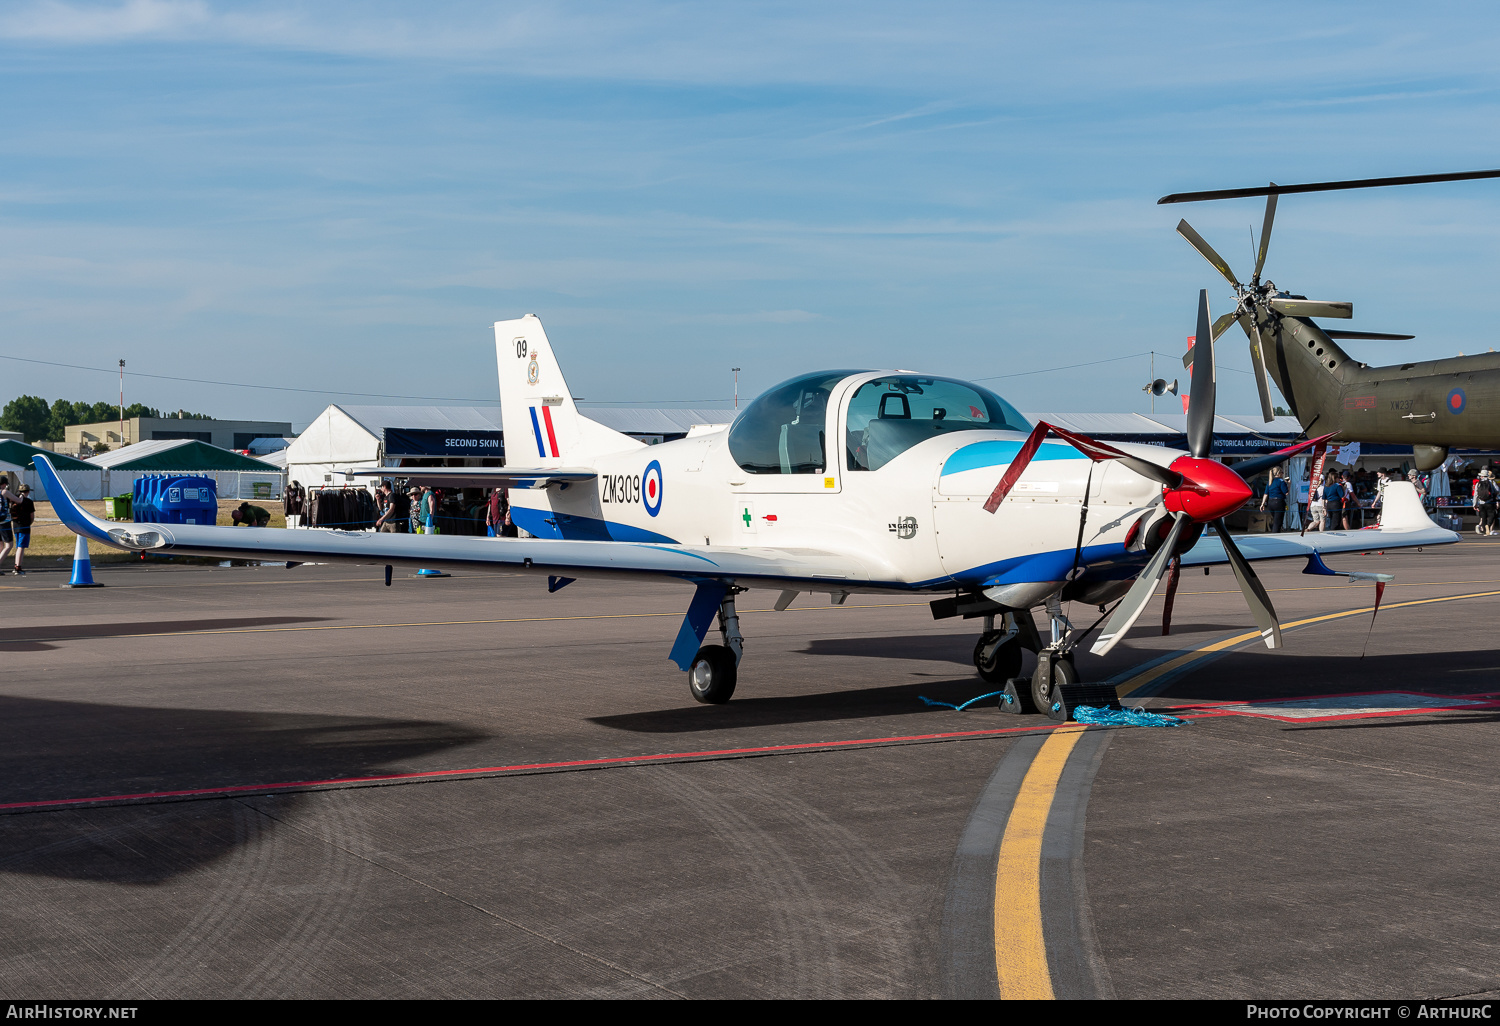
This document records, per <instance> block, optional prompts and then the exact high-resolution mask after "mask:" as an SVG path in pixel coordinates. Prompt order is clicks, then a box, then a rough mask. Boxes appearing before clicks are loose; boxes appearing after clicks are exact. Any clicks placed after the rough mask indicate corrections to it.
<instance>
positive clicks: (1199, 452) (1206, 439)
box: [1187, 289, 1215, 460]
mask: <svg viewBox="0 0 1500 1026" xmlns="http://www.w3.org/2000/svg"><path fill="white" fill-rule="evenodd" d="M1208 325H1209V321H1208V290H1207V289H1200V290H1199V291H1198V335H1197V337H1198V338H1200V339H1208V340H1209V341H1208V342H1207V344H1204V343H1202V342H1198V343H1195V344H1194V345H1193V351H1194V352H1195V353H1197V351H1198V350H1199V349H1201V350H1203V352H1202V353H1200V354H1198V355H1196V356H1195V357H1194V359H1193V380H1192V384H1191V387H1192V392H1191V393H1190V394H1191V396H1192V399H1191V401H1190V402H1189V403H1188V411H1187V441H1188V452H1190V453H1192V454H1193V455H1194V456H1195V457H1197V458H1198V459H1200V460H1201V459H1204V458H1205V457H1207V456H1208V454H1209V453H1210V452H1211V451H1212V450H1213V447H1214V390H1215V382H1214V343H1213V339H1212V338H1211V336H1210V334H1209V326H1208Z"/></svg>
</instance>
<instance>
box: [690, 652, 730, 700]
mask: <svg viewBox="0 0 1500 1026" xmlns="http://www.w3.org/2000/svg"><path fill="white" fill-rule="evenodd" d="M687 676H688V687H689V688H690V689H691V690H692V692H693V697H694V698H696V699H697V700H698V701H700V702H705V703H707V704H709V705H722V704H723V703H725V702H727V701H729V696H730V695H732V694H734V684H735V679H736V677H737V676H738V667H737V665H736V664H735V661H734V653H733V652H731V651H730V650H729V649H728V648H726V647H725V646H723V645H704V646H703V647H702V648H700V649H698V654H697V655H695V656H693V665H692V666H691V667H689V668H688V674H687Z"/></svg>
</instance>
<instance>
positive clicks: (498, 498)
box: [484, 488, 510, 538]
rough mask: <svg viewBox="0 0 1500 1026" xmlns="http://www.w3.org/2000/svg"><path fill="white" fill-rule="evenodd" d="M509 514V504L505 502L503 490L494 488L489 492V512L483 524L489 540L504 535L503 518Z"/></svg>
mask: <svg viewBox="0 0 1500 1026" xmlns="http://www.w3.org/2000/svg"><path fill="white" fill-rule="evenodd" d="M509 513H510V503H508V502H507V501H506V496H505V489H504V488H496V489H495V490H493V491H492V492H490V504H489V511H488V512H486V513H485V516H484V524H485V527H486V528H487V529H488V533H489V536H490V537H491V538H499V537H500V536H502V535H503V534H505V518H506V516H507V515H508V514H509Z"/></svg>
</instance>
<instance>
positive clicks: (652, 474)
mask: <svg viewBox="0 0 1500 1026" xmlns="http://www.w3.org/2000/svg"><path fill="white" fill-rule="evenodd" d="M1207 318H1208V301H1207V297H1206V293H1203V294H1200V297H1199V310H1198V338H1208V337H1209V330H1208V320H1207ZM495 345H496V351H497V353H498V356H499V365H500V399H501V413H502V417H503V426H504V433H505V442H506V458H507V461H508V464H509V465H508V466H506V467H503V468H457V467H455V468H420V469H418V468H387V469H385V470H383V471H370V472H364V471H361V472H359V473H360V474H365V475H366V476H383V477H391V478H401V477H410V478H412V479H413V480H419V481H423V482H431V483H437V482H447V483H449V484H453V485H488V486H496V485H506V486H508V487H510V488H511V489H512V491H511V517H512V519H513V520H514V522H515V523H516V524H518V525H519V526H520V527H521V528H522V529H524V530H525V531H526V532H528V533H530V534H532V535H534V536H535V537H534V538H473V537H452V536H446V535H438V536H426V535H423V536H416V535H403V534H375V533H368V532H359V531H339V530H326V529H312V530H289V531H266V530H239V529H236V528H231V527H208V526H201V527H200V526H195V525H182V524H129V525H122V524H115V523H108V522H106V521H102V520H99V519H97V518H95V517H93V516H90V515H89V514H87V513H85V512H84V511H83V510H82V509H81V508H80V507H79V506H78V504H77V503H76V502H74V501H73V500H72V498H71V497H70V496H69V495H68V494H67V492H66V490H65V489H64V487H63V485H62V483H61V481H60V480H59V479H58V478H57V475H56V474H55V473H54V471H53V468H52V465H51V464H50V463H49V462H48V461H47V458H46V457H44V456H38V457H37V458H36V460H35V463H36V465H37V467H38V468H39V472H40V474H41V476H42V478H43V481H44V483H45V485H46V489H47V494H48V496H49V497H50V498H51V499H52V501H53V504H54V506H55V508H56V509H57V512H58V515H59V516H60V517H61V518H62V520H63V522H64V523H66V524H67V525H68V527H69V528H71V529H72V530H73V531H74V532H76V533H78V534H80V535H84V536H86V537H88V538H91V539H93V540H95V541H99V542H102V543H104V544H107V545H112V546H115V547H117V548H121V549H126V550H130V551H144V552H152V553H159V554H168V553H181V554H189V555H203V556H212V557H219V558H240V559H243V558H251V559H262V560H285V561H286V562H287V565H288V566H289V567H290V566H293V565H295V564H298V563H302V562H310V561H318V562H330V561H342V562H350V563H366V564H368V563H377V564H378V563H384V564H386V583H387V584H389V583H390V572H391V567H392V566H405V567H414V568H415V567H423V568H449V569H451V568H468V569H490V570H498V569H504V570H506V571H510V572H517V571H519V572H521V573H532V574H536V575H538V576H545V577H546V578H547V580H548V590H549V591H556V590H557V589H558V588H561V587H564V586H565V585H567V584H569V583H571V582H572V581H573V580H574V579H576V578H582V577H632V578H639V577H643V576H644V577H658V578H675V579H678V580H681V581H685V582H688V583H691V584H692V585H694V586H695V588H696V592H695V593H694V595H693V597H692V599H691V601H690V603H689V604H688V609H687V614H686V616H685V618H684V620H683V623H682V627H681V630H680V631H679V632H678V635H677V640H676V643H675V644H674V645H673V647H672V651H671V655H670V658H671V659H672V661H673V662H675V663H676V664H677V665H678V666H679V667H681V668H682V669H684V670H686V671H687V673H688V681H689V685H690V687H691V689H692V693H693V697H695V698H696V699H698V700H699V701H701V702H725V701H728V699H729V697H730V695H731V694H732V693H733V691H734V687H735V681H736V676H737V667H738V665H739V662H740V659H741V656H742V653H743V638H742V636H741V634H740V628H739V618H738V616H737V615H736V612H735V600H736V597H737V596H738V595H739V594H740V593H742V592H744V591H746V590H749V589H754V588H765V589H770V590H772V591H777V592H779V593H780V598H779V599H778V600H777V602H776V608H777V609H778V610H782V609H785V608H786V607H787V606H789V605H790V604H791V603H792V601H793V600H794V599H795V598H796V597H797V596H798V595H799V594H801V593H803V592H813V593H824V594H828V595H830V596H831V598H832V601H833V602H834V603H835V604H839V603H842V602H843V601H844V599H845V598H846V597H847V596H848V595H850V594H852V593H856V592H857V593H878V594H891V593H893V592H895V593H902V594H912V593H917V594H935V595H938V596H941V597H939V598H937V599H936V600H935V601H933V602H932V609H933V614H934V616H937V617H943V616H964V617H966V618H973V617H983V618H984V631H983V633H982V635H981V636H980V639H979V642H978V644H977V646H976V647H975V650H974V662H975V665H976V667H977V668H978V670H979V673H980V675H981V676H982V677H983V678H984V679H986V680H988V681H1001V682H1003V681H1006V680H1008V679H1009V678H1011V677H1013V676H1015V675H1016V674H1017V673H1018V672H1019V671H1020V668H1021V660H1022V649H1023V648H1028V649H1031V650H1033V651H1036V652H1037V655H1038V660H1037V662H1038V668H1037V671H1036V673H1035V675H1034V676H1033V678H1032V681H1031V683H1030V687H1029V691H1030V693H1029V695H1027V694H1026V691H1027V688H1026V687H1025V686H1022V687H1021V689H1020V691H1021V694H1020V695H1019V696H1018V698H1019V699H1020V700H1021V702H1022V703H1023V704H1026V703H1027V702H1028V700H1029V702H1030V703H1034V704H1035V705H1036V707H1037V708H1040V709H1043V710H1049V709H1050V710H1052V711H1053V712H1054V714H1055V713H1056V710H1057V708H1058V707H1059V705H1058V703H1057V702H1056V701H1054V700H1053V699H1054V692H1053V688H1055V687H1057V686H1058V685H1062V684H1072V683H1076V681H1077V679H1078V675H1077V670H1076V669H1075V668H1074V662H1073V651H1074V649H1075V648H1076V646H1077V645H1078V644H1079V643H1080V642H1081V641H1082V640H1083V638H1084V637H1085V636H1086V635H1087V634H1088V633H1090V631H1091V630H1092V629H1093V628H1092V627H1090V628H1085V629H1079V628H1075V627H1074V626H1073V625H1072V624H1071V623H1070V622H1069V621H1068V619H1067V618H1066V617H1065V615H1064V612H1063V608H1062V603H1063V602H1066V601H1074V600H1077V601H1080V602H1084V603H1088V604H1091V605H1097V606H1099V608H1100V610H1101V612H1102V611H1104V610H1105V608H1106V606H1107V605H1108V604H1109V603H1111V602H1116V601H1117V600H1120V601H1118V604H1117V605H1116V606H1115V608H1114V610H1113V613H1112V614H1110V616H1109V622H1108V623H1107V624H1105V625H1104V630H1103V632H1102V633H1101V634H1100V636H1099V639H1098V640H1097V641H1096V643H1095V644H1094V646H1093V651H1094V652H1096V653H1101V654H1102V653H1104V652H1107V651H1109V649H1110V648H1111V647H1113V646H1114V645H1115V644H1116V643H1117V642H1118V641H1119V640H1120V638H1121V637H1122V636H1123V635H1124V634H1125V632H1126V631H1127V630H1129V628H1130V626H1131V625H1132V624H1133V623H1134V622H1135V620H1136V618H1137V617H1139V616H1140V614H1141V612H1142V610H1143V609H1144V608H1145V605H1146V603H1147V602H1148V601H1149V599H1150V598H1151V596H1152V594H1153V593H1154V592H1155V590H1156V587H1157V584H1158V583H1159V582H1160V581H1161V579H1162V577H1163V576H1165V575H1167V573H1168V571H1169V569H1170V571H1171V577H1170V580H1169V585H1168V587H1169V589H1171V588H1175V585H1176V579H1177V567H1178V566H1179V565H1182V566H1209V565H1211V564H1222V563H1228V564H1229V565H1230V566H1231V568H1232V569H1233V570H1234V573H1235V576H1236V577H1237V578H1238V580H1239V583H1240V587H1241V590H1242V591H1243V592H1244V593H1245V596H1246V599H1247V600H1248V601H1249V604H1250V607H1251V611H1252V613H1253V614H1254V617H1255V619H1256V621H1257V623H1258V624H1259V625H1260V627H1261V630H1262V633H1263V635H1264V637H1265V641H1266V645H1267V646H1268V647H1270V648H1276V647H1278V646H1279V644H1280V628H1279V627H1278V626H1277V620H1276V614H1275V611H1274V610H1273V609H1272V607H1271V602H1270V600H1269V598H1268V597H1267V596H1266V593H1265V590H1264V588H1262V587H1261V584H1260V581H1259V580H1258V579H1257V578H1256V576H1255V572H1254V571H1253V570H1252V569H1251V568H1250V565H1249V562H1247V560H1258V559H1275V558H1285V557H1292V556H1301V557H1305V558H1307V559H1308V568H1307V572H1309V573H1333V572H1334V571H1331V570H1329V569H1328V568H1327V567H1326V566H1325V565H1324V564H1323V562H1322V559H1321V556H1320V553H1337V552H1367V551H1369V550H1372V549H1392V548H1402V547H1409V546H1425V545H1442V544H1448V543H1451V542H1455V541H1457V540H1458V535H1456V534H1454V533H1453V532H1452V531H1447V530H1444V529H1442V528H1439V527H1438V526H1436V525H1435V524H1434V523H1433V521H1432V520H1431V519H1430V518H1429V517H1428V516H1427V514H1426V513H1425V512H1424V511H1423V509H1422V506H1421V504H1420V502H1419V501H1418V499H1417V496H1416V493H1415V491H1414V490H1413V489H1412V487H1411V486H1410V485H1408V484H1405V483H1401V484H1394V485H1391V486H1390V488H1389V489H1388V490H1387V492H1386V493H1385V506H1384V510H1383V521H1382V525H1381V527H1380V528H1378V529H1371V530H1364V531H1351V532H1337V531H1334V532H1325V533H1321V534H1317V535H1315V536H1311V537H1297V536H1295V535H1284V534H1283V535H1277V534H1267V535H1254V536H1241V537H1240V538H1239V539H1238V540H1237V541H1232V540H1231V539H1230V537H1229V534H1228V532H1227V530H1226V529H1225V526H1224V521H1223V519H1222V518H1223V517H1224V516H1226V515H1227V514H1228V513H1230V512H1232V511H1233V510H1235V509H1238V508H1239V507H1240V506H1241V505H1242V504H1243V503H1244V502H1245V500H1246V499H1247V498H1249V497H1250V495H1251V491H1250V489H1249V487H1248V486H1247V485H1246V484H1245V480H1244V477H1248V476H1251V475H1253V474H1256V473H1261V472H1263V471H1264V470H1266V469H1267V468H1269V467H1271V466H1274V465H1276V464H1278V463H1281V462H1282V461H1284V460H1286V459H1288V458H1289V457H1290V456H1291V454H1292V453H1293V452H1295V451H1297V450H1299V449H1302V448H1305V447H1307V446H1310V445H1313V444H1314V443H1316V442H1318V441H1320V440H1319V439H1312V440H1309V441H1307V442H1304V443H1302V444H1301V445H1298V446H1293V447H1291V448H1288V449H1283V450H1281V451H1280V452H1278V453H1274V454H1271V455H1268V456H1263V457H1259V458H1257V459H1253V460H1249V461H1247V462H1244V463H1241V464H1239V465H1237V466H1236V467H1235V468H1234V469H1230V468H1229V467H1226V466H1225V465H1224V464H1221V463H1218V462H1215V461H1213V460H1211V459H1209V458H1208V456H1209V449H1210V448H1211V444H1212V440H1213V408H1214V377H1213V375H1214V361H1213V359H1212V355H1213V354H1212V346H1211V345H1209V346H1203V345H1200V346H1199V347H1198V349H1199V350H1200V352H1199V353H1198V356H1197V359H1195V361H1194V364H1193V382H1192V385H1193V387H1192V397H1193V402H1192V405H1191V410H1190V412H1189V417H1188V427H1187V433H1188V439H1189V446H1190V448H1191V450H1192V451H1191V453H1182V452H1178V451H1175V450H1169V449H1165V448H1162V447H1159V446H1149V445H1122V446H1119V447H1114V446H1109V445H1104V444H1102V443H1099V442H1095V441H1092V440H1091V439H1087V438H1084V437H1082V436H1079V435H1075V434H1072V433H1070V432H1066V431H1062V430H1060V429H1057V428H1055V427H1051V426H1050V425H1047V424H1037V425H1032V424H1029V423H1027V421H1026V420H1025V419H1024V418H1023V417H1022V416H1021V415H1020V414H1019V413H1017V412H1016V410H1015V409H1014V408H1013V407H1012V406H1011V405H1010V404H1009V403H1007V402H1005V400H1003V399H1001V398H1000V397H999V396H997V395H995V394H994V393H993V392H990V391H989V390H987V389H984V388H981V387H979V386H977V385H972V384H967V383H965V382H963V381H958V380H954V379H952V378H944V377H937V376H934V375H929V374H919V373H915V372H911V371H859V370H835V371H822V372H818V373H815V374H807V375H803V376H800V377H796V378H793V379H791V380H790V381H786V382H784V383H782V384H780V385H777V386H776V387H775V388H773V389H771V390H770V391H769V392H766V393H765V394H764V395H762V396H760V397H759V398H758V399H756V400H754V401H753V402H751V403H750V404H749V405H747V406H746V407H745V409H744V412H743V413H741V414H740V416H739V417H738V418H737V419H736V420H735V422H734V423H733V424H732V425H729V426H728V427H725V428H718V429H714V430H710V431H705V432H702V433H697V434H690V435H689V436H688V437H687V438H684V439H681V440H678V441H672V442H666V443H663V444H661V445H655V446H646V445H644V444H643V443H641V442H638V441H636V440H635V439H632V438H630V437H628V436H626V435H623V434H619V433H617V432H614V431H611V430H610V429H608V428H606V427H604V426H603V425H601V424H598V423H596V422H594V421H592V420H589V419H588V418H587V417H584V416H582V415H581V414H580V413H579V412H578V408H577V406H576V405H575V404H574V402H573V399H572V396H571V394H570V392H569V390H568V386H567V383H566V382H565V381H564V379H563V374H562V370H561V368H560V366H559V364H558V361H557V360H556V358H555V357H554V355H553V351H552V347H551V345H550V344H549V343H548V341H547V335H546V333H545V332H544V331H543V330H542V325H541V322H540V321H539V320H537V318H536V317H535V316H527V317H523V318H521V319H519V320H512V321H500V322H498V323H496V324H495ZM1049 429H1050V430H1051V432H1052V433H1055V434H1057V435H1058V436H1060V437H1061V438H1062V439H1063V441H1060V442H1057V441H1047V440H1045V438H1046V435H1047V434H1048V432H1049ZM533 446H535V449H536V451H535V453H534V454H533V453H532V452H531V448H532V447H533ZM351 473H352V472H351ZM1241 475H1244V477H1242V476H1241ZM1209 524H1213V525H1214V526H1215V528H1216V530H1217V531H1218V533H1219V538H1218V539H1217V540H1204V541H1199V538H1200V536H1201V535H1202V533H1203V530H1204V527H1205V526H1206V525H1209ZM1174 557H1177V558H1174ZM1350 576H1354V577H1361V578H1367V579H1377V578H1378V579H1381V580H1388V579H1389V578H1387V577H1384V575H1370V574H1352V575H1350ZM1169 594H1170V592H1169ZM1035 607H1041V608H1043V609H1044V610H1045V612H1046V614H1047V616H1048V617H1049V618H1050V621H1051V632H1050V637H1049V638H1047V639H1044V638H1043V637H1042V636H1041V635H1040V634H1039V633H1038V631H1037V629H1036V627H1035V625H1034V622H1033V620H1032V617H1031V610H1032V609H1033V608H1035ZM715 618H717V620H718V626H719V631H720V633H721V636H722V640H723V644H722V645H712V644H711V645H704V644H703V640H704V636H705V635H706V633H707V632H708V629H709V627H710V625H711V624H712V623H713V621H714V620H715ZM997 618H998V622H999V626H997ZM1100 619H1101V620H1103V617H1101V618H1100ZM1095 626H1098V625H1097V624H1095ZM1059 694H1060V692H1059ZM1064 715H1065V713H1064Z"/></svg>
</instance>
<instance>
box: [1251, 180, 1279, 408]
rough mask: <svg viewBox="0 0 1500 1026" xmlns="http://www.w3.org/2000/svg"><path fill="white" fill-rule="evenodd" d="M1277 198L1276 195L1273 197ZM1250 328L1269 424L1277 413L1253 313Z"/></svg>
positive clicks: (1253, 358) (1258, 388)
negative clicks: (1272, 402)
mask: <svg viewBox="0 0 1500 1026" xmlns="http://www.w3.org/2000/svg"><path fill="white" fill-rule="evenodd" d="M1271 198H1272V199H1275V198H1276V197H1275V196H1272V197H1271ZM1250 330H1251V331H1252V332H1253V334H1254V335H1255V337H1254V338H1252V339H1251V340H1250V366H1251V367H1252V368H1254V370H1255V388H1256V391H1257V393H1258V394H1259V395H1260V415H1261V417H1262V418H1263V419H1264V420H1265V422H1266V423H1267V424H1269V423H1271V421H1272V420H1273V419H1274V418H1275V416H1276V413H1275V410H1274V408H1273V407H1272V406H1271V386H1270V385H1269V384H1267V383H1266V341H1265V338H1264V337H1262V335H1261V333H1260V325H1259V324H1256V323H1255V320H1254V316H1253V315H1252V317H1251V321H1250Z"/></svg>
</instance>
